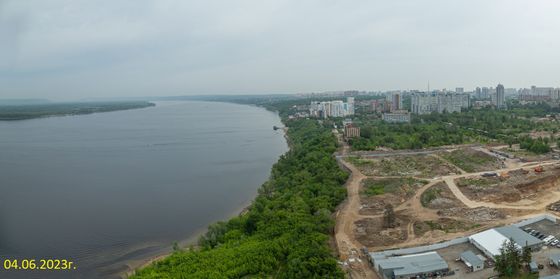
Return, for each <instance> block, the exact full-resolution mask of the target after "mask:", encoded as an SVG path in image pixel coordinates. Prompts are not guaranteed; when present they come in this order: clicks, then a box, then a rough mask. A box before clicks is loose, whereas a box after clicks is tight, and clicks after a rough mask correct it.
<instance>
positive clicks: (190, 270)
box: [132, 120, 348, 279]
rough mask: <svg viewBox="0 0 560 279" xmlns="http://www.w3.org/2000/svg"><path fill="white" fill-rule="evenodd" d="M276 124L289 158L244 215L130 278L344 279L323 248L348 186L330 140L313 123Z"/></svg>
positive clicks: (274, 170)
mask: <svg viewBox="0 0 560 279" xmlns="http://www.w3.org/2000/svg"><path fill="white" fill-rule="evenodd" d="M284 123H285V124H286V126H287V127H288V128H289V129H288V140H289V144H290V151H289V152H287V153H286V154H285V155H283V156H282V157H281V158H280V160H279V161H278V162H277V163H276V164H275V165H274V166H273V168H272V172H271V175H270V179H269V181H267V182H266V183H265V184H264V185H263V186H262V187H261V188H260V190H259V194H258V197H257V198H256V199H255V201H254V202H253V204H252V205H251V206H250V208H249V209H248V211H247V213H246V214H243V215H242V216H239V217H235V218H233V219H231V220H229V221H227V222H219V223H216V224H214V225H211V226H210V227H209V228H208V233H207V234H206V235H205V236H203V237H202V238H201V239H200V241H199V246H200V247H199V248H196V249H192V250H191V249H189V250H186V251H176V252H174V253H173V254H172V255H171V256H169V257H167V258H166V259H164V260H162V261H159V262H156V263H155V264H153V265H151V266H149V267H147V268H145V269H143V270H140V271H139V272H137V274H136V275H135V276H133V277H132V278H136V279H140V278H242V277H245V278H253V277H258V278H262V277H272V278H343V277H344V273H343V271H342V270H341V269H340V268H339V267H338V265H337V262H336V258H335V257H334V256H333V254H332V251H331V250H330V249H329V246H328V243H327V242H328V238H329V234H330V233H331V232H332V230H333V227H334V220H333V218H332V216H331V214H332V212H333V210H334V209H335V207H336V206H337V205H338V204H339V203H340V202H341V201H342V200H343V199H344V198H345V196H346V190H345V188H344V187H342V185H343V184H344V182H345V181H346V179H347V178H348V174H347V173H345V172H343V171H342V170H341V169H340V168H339V167H338V165H337V162H336V160H335V159H334V157H333V152H335V151H336V147H337V143H336V139H335V137H334V136H333V134H332V133H331V131H330V128H328V127H324V126H323V125H322V124H319V123H318V122H317V121H316V120H284ZM178 221H179V222H180V221H181V220H178ZM183 221H185V222H186V221H187V220H183Z"/></svg>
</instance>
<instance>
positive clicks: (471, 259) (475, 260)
mask: <svg viewBox="0 0 560 279" xmlns="http://www.w3.org/2000/svg"><path fill="white" fill-rule="evenodd" d="M461 258H463V259H464V260H465V263H469V264H470V265H471V266H482V265H483V264H484V262H483V261H482V260H481V259H480V258H479V257H478V256H477V255H475V254H474V253H473V251H471V250H469V251H465V252H463V253H462V254H461Z"/></svg>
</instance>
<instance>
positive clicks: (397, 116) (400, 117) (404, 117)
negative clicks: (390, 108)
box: [381, 111, 410, 123]
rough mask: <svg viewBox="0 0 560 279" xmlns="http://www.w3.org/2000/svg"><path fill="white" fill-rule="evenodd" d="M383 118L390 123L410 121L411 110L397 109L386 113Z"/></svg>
mask: <svg viewBox="0 0 560 279" xmlns="http://www.w3.org/2000/svg"><path fill="white" fill-rule="evenodd" d="M381 119H383V121H385V122H389V123H410V112H408V111H396V112H391V113H384V114H383V115H382V118H381Z"/></svg>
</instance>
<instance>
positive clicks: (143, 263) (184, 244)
mask: <svg viewBox="0 0 560 279" xmlns="http://www.w3.org/2000/svg"><path fill="white" fill-rule="evenodd" d="M225 103H231V102H225ZM234 104H238V103H234ZM240 105H245V104H240ZM254 106H256V107H260V108H263V109H264V110H267V111H270V112H272V113H275V114H276V115H277V116H278V117H279V118H280V121H281V123H282V124H284V123H283V121H282V119H281V117H280V114H279V113H278V111H273V110H270V109H268V108H266V107H263V106H258V105H254ZM287 130H288V129H287V128H285V129H282V131H283V135H282V136H283V137H284V140H285V141H286V145H287V146H288V150H287V151H286V152H285V153H283V154H280V156H278V159H277V160H276V162H274V164H276V163H277V162H278V160H279V159H280V157H281V156H282V155H284V154H286V153H287V152H289V151H290V150H291V146H290V141H289V138H288V133H287ZM274 164H273V166H274ZM271 170H272V166H271ZM271 170H269V178H267V179H266V180H265V181H264V182H263V183H261V185H259V187H258V188H257V191H256V193H255V194H256V195H255V196H254V197H253V198H251V199H250V200H248V201H247V202H246V203H245V204H244V205H242V206H241V207H240V208H238V209H236V210H234V211H233V212H232V214H230V215H228V216H226V217H225V218H224V219H222V220H216V221H214V222H211V223H209V224H208V225H207V226H205V227H204V228H201V229H199V230H196V231H195V232H194V233H193V234H192V235H191V236H190V237H187V238H186V239H183V240H181V241H179V242H177V244H178V246H179V248H180V249H188V248H189V247H190V246H192V247H193V248H195V249H196V248H198V243H197V241H198V239H199V238H200V237H201V236H203V235H204V234H206V232H207V231H208V226H210V225H211V224H214V223H216V222H219V221H228V220H230V219H231V218H234V217H237V216H242V215H244V214H246V213H247V212H248V210H249V208H250V207H251V206H252V205H253V202H254V200H255V198H257V197H258V195H259V194H258V189H260V188H261V187H262V184H264V183H266V182H267V181H268V180H269V179H270V174H271ZM162 250H166V251H165V252H162V253H159V254H158V255H152V256H151V257H148V258H144V259H140V260H137V263H136V264H133V263H130V262H129V263H125V264H126V265H127V266H128V267H129V270H127V271H123V272H118V273H116V274H115V275H117V276H118V277H120V278H123V279H126V278H129V277H131V276H133V275H134V274H136V272H137V271H138V270H140V269H144V268H146V267H148V266H150V265H152V264H154V263H156V262H158V261H161V260H164V259H165V258H167V257H169V256H171V255H172V254H173V252H174V251H173V248H172V246H168V247H164V248H162Z"/></svg>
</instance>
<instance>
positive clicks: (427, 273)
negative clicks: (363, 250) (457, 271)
mask: <svg viewBox="0 0 560 279" xmlns="http://www.w3.org/2000/svg"><path fill="white" fill-rule="evenodd" d="M371 260H372V263H373V265H374V267H375V270H377V271H378V272H379V275H381V277H382V278H384V279H391V278H395V279H400V278H416V277H418V278H427V277H438V276H444V275H447V273H448V272H449V266H448V265H447V262H445V260H444V259H443V258H442V257H441V256H440V255H439V254H438V253H437V252H427V253H422V254H412V255H406V256H398V257H382V256H378V257H374V258H372V259H371Z"/></svg>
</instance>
